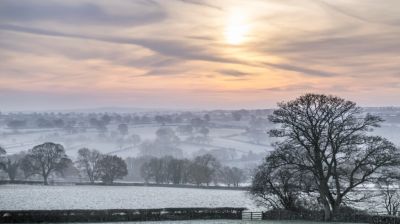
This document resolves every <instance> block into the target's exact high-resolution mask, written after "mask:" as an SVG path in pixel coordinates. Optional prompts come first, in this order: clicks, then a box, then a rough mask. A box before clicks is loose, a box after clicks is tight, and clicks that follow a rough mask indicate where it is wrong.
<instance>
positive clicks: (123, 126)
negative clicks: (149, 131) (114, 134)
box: [118, 124, 129, 135]
mask: <svg viewBox="0 0 400 224" xmlns="http://www.w3.org/2000/svg"><path fill="white" fill-rule="evenodd" d="M118 131H119V133H120V134H121V135H127V134H128V132H129V129H128V125H127V124H119V125H118Z"/></svg>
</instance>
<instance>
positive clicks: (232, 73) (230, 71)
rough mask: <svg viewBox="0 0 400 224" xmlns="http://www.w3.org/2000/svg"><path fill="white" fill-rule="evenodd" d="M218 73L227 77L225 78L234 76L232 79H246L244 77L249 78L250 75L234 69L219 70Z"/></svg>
mask: <svg viewBox="0 0 400 224" xmlns="http://www.w3.org/2000/svg"><path fill="white" fill-rule="evenodd" d="M217 72H218V73H220V74H222V75H225V76H232V77H244V76H249V75H250V74H249V73H246V72H241V71H237V70H233V69H223V70H218V71H217Z"/></svg>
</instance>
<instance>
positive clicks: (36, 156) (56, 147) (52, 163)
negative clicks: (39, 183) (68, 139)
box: [21, 142, 71, 185]
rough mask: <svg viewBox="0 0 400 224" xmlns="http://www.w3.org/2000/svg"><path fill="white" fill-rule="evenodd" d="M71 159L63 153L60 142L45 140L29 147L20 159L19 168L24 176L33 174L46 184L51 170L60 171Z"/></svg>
mask: <svg viewBox="0 0 400 224" xmlns="http://www.w3.org/2000/svg"><path fill="white" fill-rule="evenodd" d="M70 163H71V160H70V159H69V158H68V156H67V155H66V154H65V150H64V147H63V146H62V145H60V144H55V143H52V142H46V143H43V144H41V145H37V146H35V147H33V148H32V149H30V150H29V151H28V153H27V154H26V156H25V157H24V158H23V159H22V161H21V168H22V170H23V171H24V173H25V176H30V175H34V174H38V175H41V176H42V177H43V183H44V184H45V185H48V184H49V183H48V177H49V175H50V174H51V173H53V172H58V173H62V171H63V169H65V168H67V167H68V164H70Z"/></svg>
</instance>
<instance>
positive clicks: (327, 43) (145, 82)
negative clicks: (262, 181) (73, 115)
mask: <svg viewBox="0 0 400 224" xmlns="http://www.w3.org/2000/svg"><path fill="white" fill-rule="evenodd" d="M305 93H323V94H333V95H338V96H341V97H343V98H346V99H349V100H352V101H355V102H357V103H358V104H359V105H361V106H399V105H400V1H398V0H385V1H378V0H335V1H328V0H325V1H323V0H251V1H245V0H242V1H236V0H213V1H211V0H210V1H206V0H204V1H203V0H159V1H156V0H129V1H128V0H113V1H105V0H92V1H86V0H68V1H65V0H59V1H57V0H19V1H15V0H0V110H3V111H7V110H8V111H11V110H49V109H50V110H54V109H73V108H95V107H112V106H115V107H132V108H134V107H137V108H171V109H239V108H249V109H252V108H271V107H274V106H275V105H276V103H277V102H281V101H287V100H291V99H294V98H296V97H298V96H300V95H302V94H305Z"/></svg>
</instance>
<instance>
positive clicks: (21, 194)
mask: <svg viewBox="0 0 400 224" xmlns="http://www.w3.org/2000/svg"><path fill="white" fill-rule="evenodd" d="M0 201H1V203H0V210H31V209H39V210H40V209H44V210H51V209H142V208H143V209H146V208H185V207H247V208H249V209H257V207H256V205H255V204H254V202H253V201H252V200H251V198H250V197H249V195H248V193H247V192H245V191H238V190H211V189H183V188H167V187H127V186H112V187H110V186H30V185H0Z"/></svg>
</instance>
